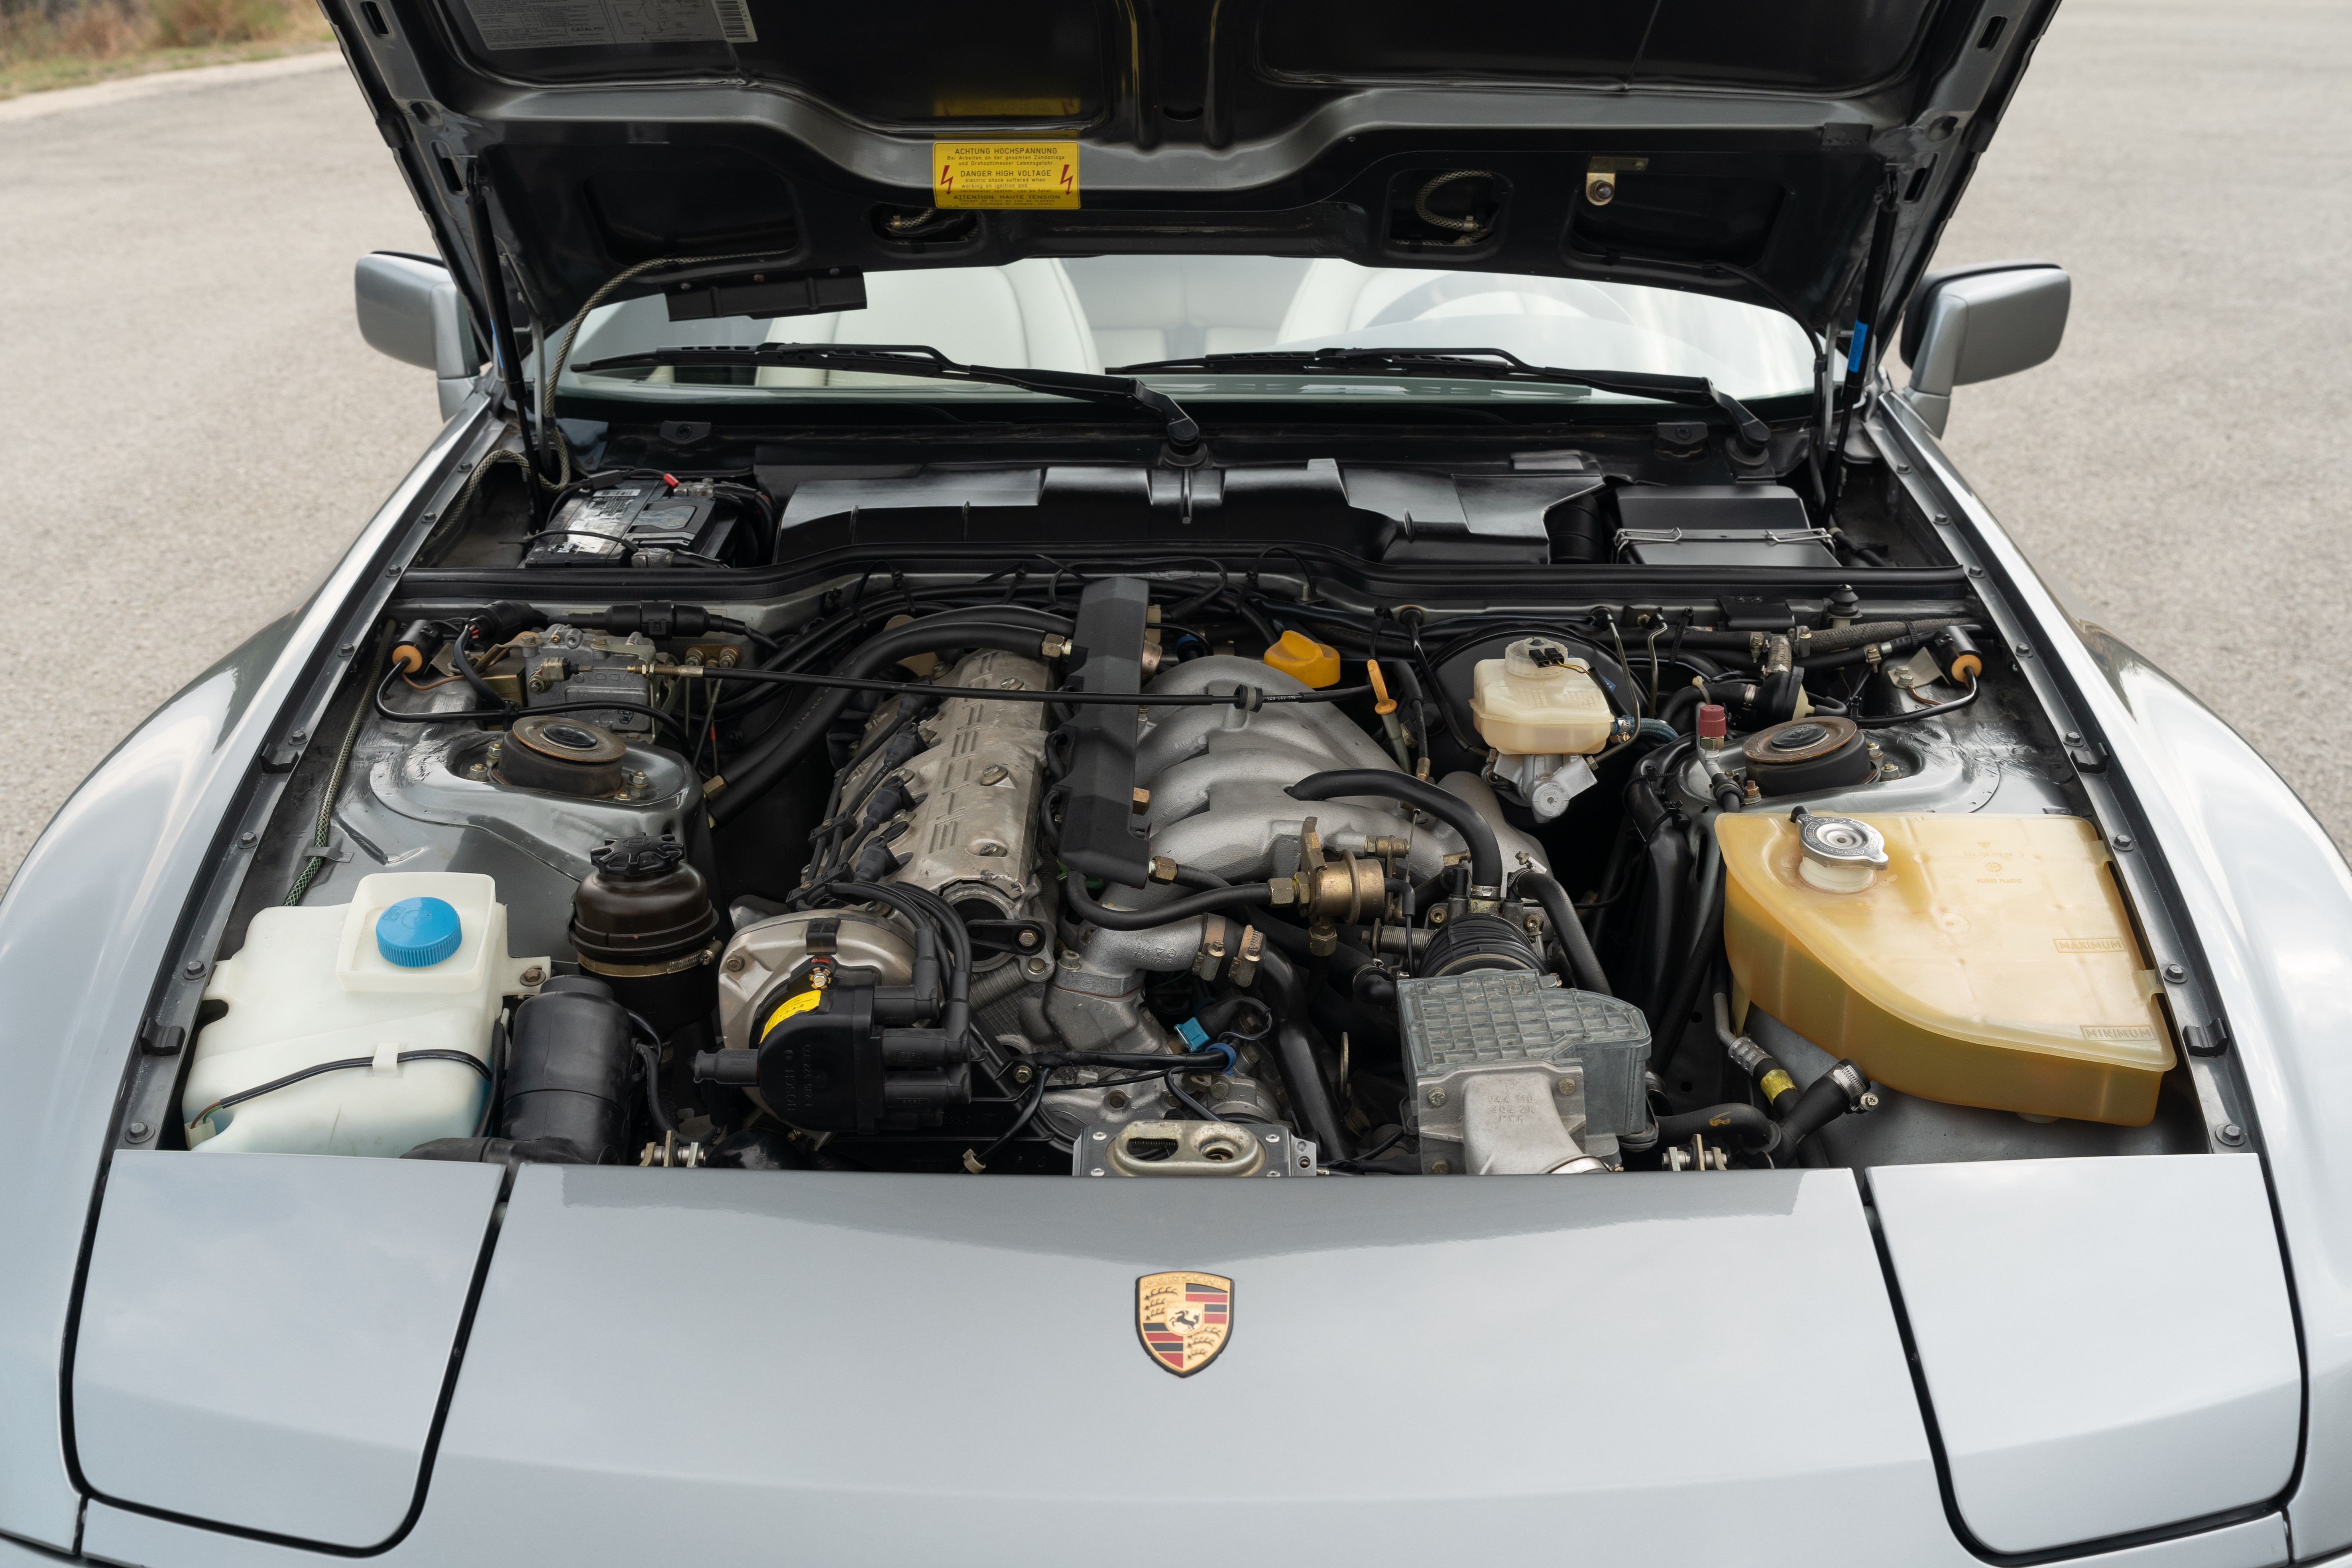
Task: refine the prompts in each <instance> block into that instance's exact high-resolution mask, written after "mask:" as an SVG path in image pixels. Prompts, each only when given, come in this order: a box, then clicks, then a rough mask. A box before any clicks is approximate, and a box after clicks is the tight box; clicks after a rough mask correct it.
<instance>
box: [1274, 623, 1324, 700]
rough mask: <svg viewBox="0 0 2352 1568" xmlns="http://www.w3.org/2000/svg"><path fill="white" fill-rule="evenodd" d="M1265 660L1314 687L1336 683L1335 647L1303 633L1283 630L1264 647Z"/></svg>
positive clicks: (1320, 687) (1319, 687)
mask: <svg viewBox="0 0 2352 1568" xmlns="http://www.w3.org/2000/svg"><path fill="white" fill-rule="evenodd" d="M1265 662H1266V663H1268V664H1270V665H1272V666H1274V668H1276V669H1278V670H1280V671H1282V673H1283V674H1285V675H1288V676H1293V677H1296V678H1297V679H1298V680H1299V681H1301V682H1302V683H1304V684H1306V685H1307V686H1312V687H1315V688H1317V689H1318V690H1319V689H1322V688H1323V687H1326V686H1337V685H1339V649H1338V648H1336V647H1332V646H1331V645H1330V644H1329V643H1322V642H1317V641H1316V640H1315V639H1314V638H1313V637H1308V636H1307V634H1306V633H1304V632H1285V633H1283V634H1282V640H1281V641H1280V642H1277V643H1276V644H1275V645H1274V646H1273V647H1270V648H1268V649H1266V650H1265Z"/></svg>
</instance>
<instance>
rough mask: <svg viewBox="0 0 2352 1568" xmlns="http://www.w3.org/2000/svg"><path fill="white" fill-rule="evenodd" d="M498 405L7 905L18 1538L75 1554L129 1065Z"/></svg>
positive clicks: (133, 768) (5, 1457)
mask: <svg viewBox="0 0 2352 1568" xmlns="http://www.w3.org/2000/svg"><path fill="white" fill-rule="evenodd" d="M486 408H487V405H484V404H480V403H478V404H477V405H476V406H475V407H474V409H473V410H472V411H470V412H469V413H468V414H467V415H466V416H461V417H459V418H457V419H455V420H453V421H451V422H450V424H449V426H447V427H446V429H444V430H443V432H442V433H441V436H440V437H439V438H438V439H437V440H436V442H435V443H434V445H433V446H432V447H430V448H428V449H427V451H426V452H425V457H424V459H423V460H422V461H421V462H419V463H418V464H417V466H416V467H415V468H414V469H412V470H411V471H410V472H409V474H408V476H407V477H406V478H405V479H403V480H402V481H401V483H400V485H399V487H398V488H397V489H394V491H393V493H392V496H391V498H390V499H389V500H386V501H385V502H384V504H383V507H382V508H381V509H380V510H378V511H377V512H376V514H375V516H374V517H373V519H372V520H371V521H369V522H368V524H367V525H366V527H364V528H363V529H362V530H361V531H360V532H359V535H358V537H357V538H356V539H355V540H354V541H353V542H352V547H351V549H350V550H349V551H348V552H346V553H345V554H344V556H343V558H342V560H341V562H339V563H337V564H336V566H335V567H334V569H333V570H332V571H331V572H330V573H329V574H327V576H326V578H325V580H324V581H322V582H321V583H320V585H319V587H318V589H317V590H316V591H315V592H314V593H313V594H312V595H311V596H310V599H309V600H307V601H306V602H304V603H303V604H301V605H298V606H296V607H295V608H294V609H292V610H290V611H289V612H288V613H287V614H286V615H285V616H281V617H279V618H278V620H276V621H273V622H271V623H270V625H269V626H267V627H265V628H264V629H263V630H262V631H260V632H259V633H257V635H256V636H255V637H252V638H251V639H250V640H248V641H247V642H246V643H245V644H244V645H243V646H242V647H238V648H237V649H236V651H235V652H233V653H231V654H230V655H228V657H227V658H224V659H222V660H221V661H220V662H219V663H218V664H215V665H214V666H213V667H212V668H210V669H208V670H206V671H205V672H204V673H203V674H202V675H200V676H198V677H197V678H196V679H194V681H192V682H190V683H189V684H188V686H187V687H186V688H185V689H183V690H182V691H181V692H180V693H179V694H178V695H176V696H174V697H173V698H172V699H171V700H169V701H167V702H166V703H164V704H163V707H162V708H161V709H159V710H156V712H155V713H154V714H153V715H152V717H150V718H149V719H148V720H147V721H145V722H144V723H142V724H141V725H140V726H139V727H138V729H136V730H135V731H132V732H131V735H130V737H129V738H128V739H126V740H125V741H124V742H122V743H121V745H120V746H118V747H116V748H115V750H114V752H112V753H111V754H110V756H108V757H107V759H106V760H105V761H104V762H103V763H100V764H99V767H98V769H97V771H96V772H94V773H91V774H90V775H89V778H87V779H85V780H84V781H83V782H82V784H81V785H80V787H79V789H77V790H76V791H75V792H74V793H73V795H71V796H70V797H69V798H68V800H67V802H66V804H65V805H64V806H63V807H61V808H60V809H59V810H58V814H57V816H55V817H53V818H52V819H51V820H50V822H49V825H48V826H47V829H45V830H44V831H43V833H42V835H41V837H40V838H39V840H38V841H37V842H36V843H35V844H34V846H33V847H32V850H31V852H30V853H29V854H27V855H26V857H25V860H24V864H23V865H22V866H21V867H20V868H18V869H17V872H16V879H15V880H14V881H13V882H11V883H10V884H9V886H8V889H7V892H6V894H5V896H0V1103H5V1104H6V1105H8V1106H9V1107H10V1108H11V1110H12V1112H13V1114H12V1116H11V1119H10V1121H11V1125H10V1129H9V1136H8V1137H7V1138H6V1139H5V1140H0V1193H5V1194H7V1201H6V1202H5V1203H0V1258H5V1259H6V1260H7V1261H6V1264H5V1267H0V1532H5V1533H6V1534H10V1535H16V1536H19V1537H22V1538H25V1539H27V1540H31V1541H36V1542H46V1543H47V1544H49V1545H52V1546H56V1547H58V1548H61V1549H67V1550H70V1549H71V1548H72V1546H73V1544H74V1542H75V1538H76V1531H77V1525H78V1521H79V1509H80V1502H81V1499H80V1496H79V1493H78V1492H77V1490H76V1489H75V1487H74V1483H73V1480H72V1478H71V1476H70V1475H69V1473H68V1467H67V1462H66V1447H65V1433H64V1430H63V1426H62V1421H63V1416H62V1406H61V1401H60V1397H59V1384H58V1368H59V1366H60V1364H61V1361H62V1356H63V1352H64V1348H65V1337H66V1332H67V1322H68V1305H69V1303H70V1301H71V1299H72V1295H73V1289H74V1279H75V1275H76V1272H77V1270H78V1268H79V1266H80V1261H81V1258H82V1243H83V1237H84V1235H85V1233H86V1231H87V1229H88V1225H89V1216H90V1213H91V1208H92V1205H93V1204H94V1203H95V1202H96V1199H97V1194H98V1187H99V1183H100V1181H101V1180H102V1173H103V1167H104V1164H105V1154H106V1150H107V1148H108V1144H109V1134H110V1128H111V1124H112V1121H113V1119H114V1117H115V1115H116V1113H117V1112H116V1100H117V1099H118V1098H119V1096H120V1095H121V1090H122V1088H123V1085H124V1081H125V1075H124V1071H123V1068H124V1062H125V1060H126V1058H127V1056H128V1053H129V1052H131V1050H132V1049H134V1048H135V1043H136V1041H137V1039H138V1036H139V1030H140V1024H141V1021H142V1019H143V1018H144V1017H145V1016H147V1014H148V1008H149V1005H150V1003H151V1001H152V998H153V995H154V992H155V987H156V984H157V976H158V975H159V974H160V973H162V972H163V969H164V968H165V966H166V965H167V964H168V963H172V962H173V959H174V949H175V947H176V946H177V945H178V944H180V943H182V942H184V941H185V940H186V936H185V932H186V931H187V929H188V925H189V920H190V915H191V912H192V902H193V899H194V895H195V894H196V893H197V892H198V891H200V890H201V889H204V888H205V886H206V885H207V884H208V882H209V881H210V880H211V879H212V873H213V872H214V871H215V869H216V868H218V864H219V862H220V860H221V858H223V857H224V856H226V855H229V854H234V853H237V852H238V848H237V847H236V843H235V833H236V823H237V822H238V820H239V819H240V816H241V815H242V808H243V807H244V806H246V805H249V804H250V803H251V802H252V800H253V796H254V783H255V780H256V779H257V777H258V776H259V774H258V772H257V766H256V764H257V759H258V757H259V754H260V753H261V752H262V750H263V747H264V746H265V744H267V743H269V742H271V741H272V740H273V739H277V738H279V731H278V725H279V724H280V722H281V714H283V713H284V711H285V710H287V709H288V707H289V703H290V702H292V701H294V700H296V698H297V697H298V694H299V693H300V692H302V691H303V690H304V689H305V688H306V687H308V686H309V685H310V684H311V680H310V677H311V676H312V674H313V672H314V671H319V670H321V669H322V668H324V666H323V664H322V660H323V659H325V658H332V657H334V656H333V655H332V654H331V651H330V650H331V648H332V647H334V646H335V640H334V639H335V635H336V633H337V632H338V630H339V629H341V628H343V627H344V626H345V625H346V621H347V617H348V616H349V615H350V614H351V609H352V605H353V603H354V602H355V601H356V600H358V599H360V598H361V597H362V595H363V593H364V591H365V590H366V588H367V587H368V586H369V585H370V584H373V583H379V582H382V581H383V580H384V576H385V570H386V567H387V566H388V565H389V566H394V568H395V569H396V566H397V563H398V562H399V561H400V560H402V559H404V555H405V553H406V552H409V551H411V550H413V549H414V547H415V522H416V512H417V509H418V507H419V505H420V503H421V501H422V500H423V498H424V497H425V495H427V494H428V493H431V491H432V490H433V489H435V488H436V486H438V485H441V484H443V483H444V482H446V479H448V478H449V475H450V471H451V469H452V468H453V467H454V465H455V463H456V461H457V454H458V453H459V452H460V451H461V450H462V449H464V448H466V447H467V446H468V445H469V444H470V443H471V442H472V441H473V440H474V439H475V438H476V437H477V436H478V431H479V429H480V427H481V426H482V424H483V422H484V418H485V414H486Z"/></svg>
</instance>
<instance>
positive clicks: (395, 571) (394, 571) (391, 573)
mask: <svg viewBox="0 0 2352 1568" xmlns="http://www.w3.org/2000/svg"><path fill="white" fill-rule="evenodd" d="M383 574H384V575H385V576H387V577H397V576H399V575H400V568H399V567H397V566H387V567H385V568H384V569H383Z"/></svg>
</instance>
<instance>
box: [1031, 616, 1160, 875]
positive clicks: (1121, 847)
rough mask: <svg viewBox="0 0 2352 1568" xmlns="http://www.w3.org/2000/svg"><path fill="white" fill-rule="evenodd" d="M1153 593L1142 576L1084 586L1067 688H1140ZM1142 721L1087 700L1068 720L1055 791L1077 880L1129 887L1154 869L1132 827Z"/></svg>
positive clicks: (1065, 851) (1129, 711) (1065, 858)
mask: <svg viewBox="0 0 2352 1568" xmlns="http://www.w3.org/2000/svg"><path fill="white" fill-rule="evenodd" d="M1149 611H1150V587H1149V586H1148V585H1147V584H1144V583H1143V582H1142V580H1141V579H1139V578H1135V577H1112V578H1108V579H1106V580H1104V581H1102V582H1099V583H1089V584H1087V588H1086V591H1085V592H1084V593H1083V594H1081V595H1079V596H1078V621H1077V628H1076V634H1075V635H1074V636H1073V637H1072V638H1071V639H1070V640H1071V645H1072V646H1071V650H1070V663H1071V667H1072V668H1073V669H1074V670H1075V671H1076V673H1075V674H1074V675H1073V676H1072V677H1071V681H1070V684H1071V686H1072V687H1073V688H1074V689H1078V690H1083V691H1116V692H1122V693H1124V692H1139V691H1141V690H1142V689H1143V629H1144V624H1145V617H1146V616H1147V615H1148V613H1149ZM1140 727H1141V720H1140V718H1139V715H1138V714H1137V712H1136V710H1135V709H1133V708H1131V707H1129V706H1128V705H1127V704H1125V703H1110V702H1104V703H1088V704H1086V705H1084V706H1081V707H1080V708H1079V709H1078V710H1077V714H1076V717H1075V718H1074V719H1072V720H1071V721H1070V726H1069V728H1070V731H1071V732H1072V735H1073V740H1072V742H1071V745H1070V752H1069V757H1070V766H1069V771H1068V772H1067V773H1065V774H1064V775H1063V777H1062V780H1061V782H1060V783H1059V784H1056V785H1055V788H1054V796H1053V798H1054V802H1055V810H1056V811H1057V813H1058V815H1059V816H1060V817H1061V824H1062V855H1061V858H1062V864H1064V865H1065V866H1067V867H1068V868H1070V869H1071V870H1072V871H1074V872H1076V873H1077V874H1079V875H1080V876H1086V877H1100V878H1101V879H1103V880H1105V881H1107V882H1116V883H1120V884H1124V885H1127V886H1129V887H1132V886H1136V885H1138V884H1139V883H1141V882H1142V880H1143V879H1144V877H1145V875H1146V874H1147V873H1148V872H1149V871H1150V865H1151V854H1150V840H1149V839H1148V838H1147V837H1145V836H1144V834H1143V833H1142V832H1141V830H1140V829H1139V827H1138V826H1137V825H1136V824H1137V820H1138V819H1137V817H1136V815H1135V747H1136V741H1137V735H1138V731H1139V729H1140Z"/></svg>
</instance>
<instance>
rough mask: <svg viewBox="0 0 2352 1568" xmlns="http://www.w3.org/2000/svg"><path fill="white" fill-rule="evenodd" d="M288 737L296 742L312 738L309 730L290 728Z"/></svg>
mask: <svg viewBox="0 0 2352 1568" xmlns="http://www.w3.org/2000/svg"><path fill="white" fill-rule="evenodd" d="M286 738H287V739H288V740H289V741H296V742H300V741H307V740H309V739H310V731H308V730H289V731H286Z"/></svg>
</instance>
